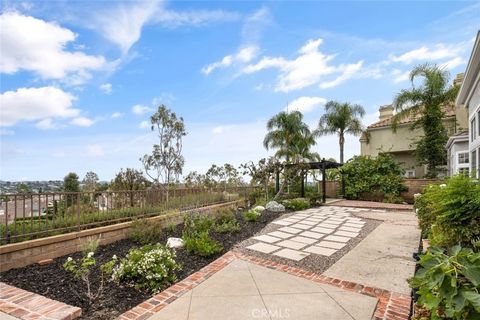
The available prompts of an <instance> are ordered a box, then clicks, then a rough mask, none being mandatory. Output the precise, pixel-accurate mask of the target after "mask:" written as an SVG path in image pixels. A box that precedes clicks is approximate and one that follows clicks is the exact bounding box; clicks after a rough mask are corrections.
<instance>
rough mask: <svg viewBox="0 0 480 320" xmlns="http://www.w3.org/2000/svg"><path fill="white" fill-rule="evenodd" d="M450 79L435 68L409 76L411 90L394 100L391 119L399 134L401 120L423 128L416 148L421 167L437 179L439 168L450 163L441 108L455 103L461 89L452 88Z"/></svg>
mask: <svg viewBox="0 0 480 320" xmlns="http://www.w3.org/2000/svg"><path fill="white" fill-rule="evenodd" d="M419 77H421V78H423V83H422V84H421V85H420V86H417V87H416V86H415V84H414V80H415V79H416V78H419ZM449 78H450V75H449V73H448V72H447V71H445V70H444V69H441V68H439V67H438V66H436V65H430V64H422V65H418V66H416V67H415V68H414V69H413V70H412V71H411V72H410V81H411V82H412V89H409V90H407V89H403V90H402V91H400V93H399V94H397V96H396V97H395V100H394V103H393V105H394V107H395V111H396V114H395V115H394V116H393V119H392V128H393V130H396V128H397V127H398V124H399V123H400V120H402V119H405V118H410V119H412V120H413V122H412V125H411V129H412V130H413V129H415V128H422V129H423V133H424V135H423V137H421V138H420V139H419V140H418V141H416V142H415V144H416V151H415V153H416V155H417V159H418V161H419V163H420V164H426V165H427V171H428V172H427V176H428V177H432V178H433V177H436V176H437V174H438V166H441V165H444V164H445V163H446V160H447V151H446V149H445V145H446V143H447V140H448V135H447V131H446V130H445V127H444V125H443V122H442V118H443V116H444V112H443V110H442V106H444V105H446V104H448V103H453V102H454V101H455V98H456V96H457V93H458V89H459V88H458V86H450V85H449Z"/></svg>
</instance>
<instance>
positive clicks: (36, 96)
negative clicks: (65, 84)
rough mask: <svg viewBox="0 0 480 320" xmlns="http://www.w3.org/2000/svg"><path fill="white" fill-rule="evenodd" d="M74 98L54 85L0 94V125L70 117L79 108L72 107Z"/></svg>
mask: <svg viewBox="0 0 480 320" xmlns="http://www.w3.org/2000/svg"><path fill="white" fill-rule="evenodd" d="M75 99H76V98H75V97H74V96H73V95H72V94H70V93H68V92H65V91H63V90H61V89H58V88H55V87H41V88H19V89H17V90H16V91H6V92H4V93H2V94H1V95H0V105H1V106H2V108H1V115H2V116H1V117H0V118H1V119H0V125H1V126H12V125H14V124H16V123H17V122H20V121H35V120H42V119H48V118H52V119H53V118H72V117H76V116H78V114H79V113H80V110H78V109H74V108H72V105H73V101H74V100H75Z"/></svg>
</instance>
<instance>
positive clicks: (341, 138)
mask: <svg viewBox="0 0 480 320" xmlns="http://www.w3.org/2000/svg"><path fill="white" fill-rule="evenodd" d="M338 140H339V143H340V163H341V164H343V146H344V144H345V137H344V136H343V132H340V138H339V139H338Z"/></svg>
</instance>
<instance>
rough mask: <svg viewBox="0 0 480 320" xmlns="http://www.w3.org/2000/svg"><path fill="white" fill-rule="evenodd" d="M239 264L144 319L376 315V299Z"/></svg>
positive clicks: (362, 319) (300, 319) (366, 319)
mask: <svg viewBox="0 0 480 320" xmlns="http://www.w3.org/2000/svg"><path fill="white" fill-rule="evenodd" d="M237 261H239V260H234V262H232V263H231V264H230V265H227V266H226V267H224V268H223V269H221V270H220V271H218V272H216V273H215V274H214V275H213V276H211V277H210V278H208V279H206V280H205V281H204V282H202V283H200V284H199V285H198V286H196V287H194V288H193V289H191V290H189V291H187V292H186V293H184V294H183V295H182V296H180V297H179V298H178V299H176V300H174V301H173V302H170V303H168V304H167V305H166V306H165V307H163V308H160V311H157V312H155V313H153V314H152V315H151V316H150V317H143V318H142V319H147V318H148V319H149V320H174V319H175V320H204V319H213V320H217V319H218V320H220V319H222V320H223V319H229V320H245V319H295V320H312V319H333V320H351V319H356V320H370V319H371V318H372V316H373V314H374V312H375V310H376V305H377V303H378V299H377V298H375V297H370V296H367V295H363V294H360V293H354V292H348V291H345V290H341V289H339V288H337V287H334V286H331V285H327V284H321V283H317V282H314V281H311V280H307V279H303V278H301V277H298V276H294V275H290V274H287V273H285V272H282V271H278V270H272V269H269V268H265V267H263V266H259V265H256V264H253V263H250V262H245V261H240V262H243V263H237V264H235V263H236V262H237ZM236 278H238V279H240V281H234V279H236ZM134 319H140V318H139V317H135V318H134Z"/></svg>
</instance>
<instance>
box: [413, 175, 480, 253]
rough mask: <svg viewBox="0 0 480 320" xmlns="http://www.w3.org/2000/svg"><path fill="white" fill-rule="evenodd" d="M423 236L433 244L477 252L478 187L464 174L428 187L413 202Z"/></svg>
mask: <svg viewBox="0 0 480 320" xmlns="http://www.w3.org/2000/svg"><path fill="white" fill-rule="evenodd" d="M415 208H416V209H417V214H418V218H419V224H420V228H421V229H422V233H423V234H424V235H426V236H428V238H429V239H430V241H431V243H432V245H437V246H442V247H449V246H453V245H456V244H460V245H462V246H463V247H469V248H472V249H473V250H475V251H478V249H479V248H478V243H479V241H480V184H479V183H478V182H477V181H475V180H473V179H471V178H468V177H466V176H464V175H457V176H454V177H451V178H450V179H448V180H447V181H446V183H445V184H443V185H437V186H429V187H427V188H426V190H425V192H424V194H423V195H421V196H417V198H416V200H415Z"/></svg>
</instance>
